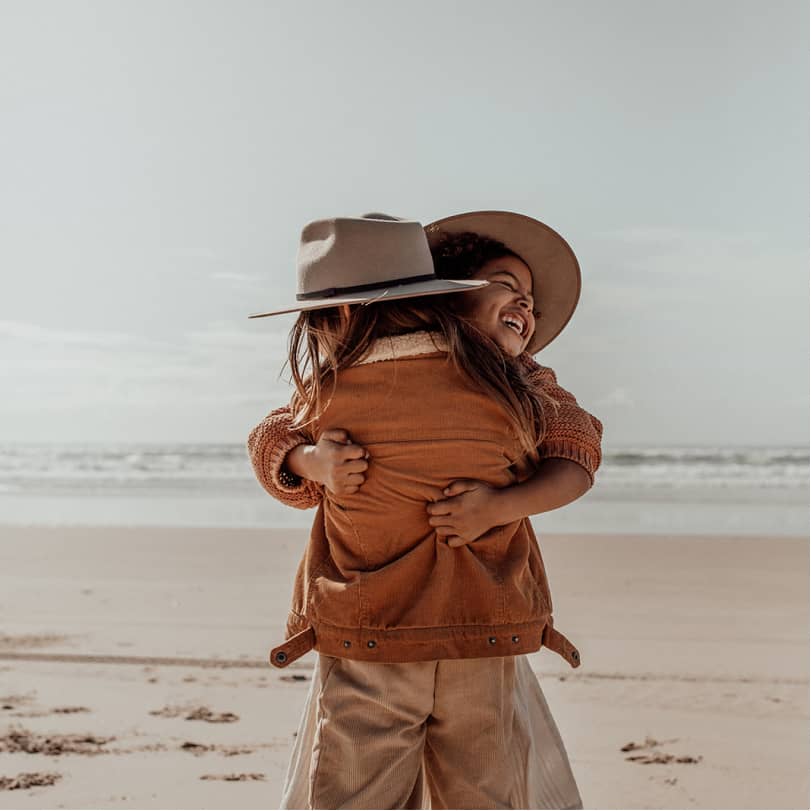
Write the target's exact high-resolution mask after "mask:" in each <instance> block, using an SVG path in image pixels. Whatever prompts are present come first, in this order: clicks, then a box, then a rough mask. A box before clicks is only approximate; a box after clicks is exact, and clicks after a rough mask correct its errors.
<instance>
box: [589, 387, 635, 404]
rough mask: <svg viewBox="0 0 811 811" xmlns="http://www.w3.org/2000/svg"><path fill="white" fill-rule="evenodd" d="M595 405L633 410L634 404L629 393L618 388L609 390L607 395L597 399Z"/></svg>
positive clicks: (622, 388) (624, 389)
mask: <svg viewBox="0 0 811 811" xmlns="http://www.w3.org/2000/svg"><path fill="white" fill-rule="evenodd" d="M595 404H596V405H597V406H603V407H605V406H622V407H624V408H633V407H634V406H635V405H636V403H635V402H634V399H633V397H631V393H630V392H629V391H628V389H626V388H624V387H622V386H618V387H617V388H615V389H611V391H609V392H608V394H604V395H603V396H602V397H599V398H598V399H597V400H596V401H595Z"/></svg>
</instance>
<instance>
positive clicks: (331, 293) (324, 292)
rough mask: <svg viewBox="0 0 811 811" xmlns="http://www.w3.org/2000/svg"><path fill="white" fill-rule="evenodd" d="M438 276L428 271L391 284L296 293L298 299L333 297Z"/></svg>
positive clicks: (363, 285)
mask: <svg viewBox="0 0 811 811" xmlns="http://www.w3.org/2000/svg"><path fill="white" fill-rule="evenodd" d="M436 278H437V276H436V273H426V274H425V275H423V276H406V277H405V278H402V279H393V280H392V283H391V284H384V283H382V282H372V283H371V284H356V285H353V286H351V287H326V288H324V289H323V290H313V291H312V292H311V293H296V301H307V300H308V299H314V298H332V297H333V296H337V295H340V294H342V293H362V292H363V291H364V290H380V289H381V288H387V287H397V286H398V285H401V284H414V283H416V282H429V281H431V280H433V279H436Z"/></svg>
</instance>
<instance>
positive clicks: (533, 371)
mask: <svg viewBox="0 0 811 811" xmlns="http://www.w3.org/2000/svg"><path fill="white" fill-rule="evenodd" d="M522 359H523V360H524V364H525V367H526V369H527V371H528V373H529V378H530V380H531V381H532V383H533V384H534V385H535V386H536V387H537V388H538V389H540V390H542V391H543V392H544V393H545V394H547V395H549V396H550V397H551V398H553V399H554V400H556V401H557V402H558V404H559V405H558V408H554V407H553V406H551V405H549V404H547V403H546V402H545V403H544V416H545V418H546V432H545V434H544V437H543V440H542V441H541V443H540V444H539V445H538V455H539V457H540V459H569V460H570V461H572V462H577V463H578V464H579V465H580V466H581V467H583V468H584V470H585V471H586V473H588V474H589V478H590V479H591V483H592V484H594V474H595V473H596V472H597V468H599V467H600V463H601V461H602V446H601V443H602V438H603V424H602V423H601V422H600V420H598V419H597V418H596V417H594V416H592V415H591V414H589V412H588V411H586V410H585V409H583V408H581V407H580V406H579V405H578V404H577V400H576V399H575V397H574V395H573V394H571V393H570V392H568V391H566V389H564V388H563V387H562V386H560V385H558V381H557V376H556V375H555V372H554V371H553V370H552V369H550V368H549V367H547V366H539V365H538V364H537V363H535V361H534V360H532V359H531V358H530V357H529V356H528V355H525V356H523V358H522Z"/></svg>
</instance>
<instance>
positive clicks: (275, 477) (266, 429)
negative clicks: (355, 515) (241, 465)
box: [248, 406, 323, 510]
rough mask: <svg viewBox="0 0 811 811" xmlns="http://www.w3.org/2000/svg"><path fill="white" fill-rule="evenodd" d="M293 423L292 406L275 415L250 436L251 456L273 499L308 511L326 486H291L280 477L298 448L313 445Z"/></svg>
mask: <svg viewBox="0 0 811 811" xmlns="http://www.w3.org/2000/svg"><path fill="white" fill-rule="evenodd" d="M292 421H293V415H292V413H291V412H290V406H283V407H282V408H276V409H274V410H273V411H271V412H270V414H268V415H267V417H265V418H264V419H263V420H262V422H260V423H259V425H257V426H256V427H255V428H254V429H253V430H252V431H251V433H250V435H249V436H248V455H249V456H250V458H251V464H252V465H253V471H254V473H255V474H256V478H257V479H258V480H259V484H261V485H262V487H264V488H265V490H267V492H268V493H270V495H272V496H273V498H275V499H277V500H278V501H281V502H282V503H283V504H287V505H288V506H289V507H296V508H298V509H300V510H308V509H309V508H310V507H315V506H316V505H318V504H319V503H320V501H321V499H322V497H323V488H322V486H321V485H320V484H318V483H316V482H312V481H309V480H307V479H302V480H301V482H300V483H299V484H297V485H293V486H290V485H289V484H285V483H284V481H283V480H282V477H281V475H280V474H281V471H282V467H283V465H284V460H285V457H286V456H287V454H288V453H289V452H290V451H291V450H292V449H293V448H295V447H296V446H297V445H303V444H308V443H310V442H312V438H311V437H309V436H307V435H306V434H305V433H303V432H301V431H296V430H294V429H291V428H290V423H291V422H292Z"/></svg>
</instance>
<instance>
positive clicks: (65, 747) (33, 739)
mask: <svg viewBox="0 0 811 811" xmlns="http://www.w3.org/2000/svg"><path fill="white" fill-rule="evenodd" d="M114 740H115V738H113V737H109V738H101V737H98V736H96V735H38V734H37V733H35V732H30V731H29V730H27V729H12V730H11V731H10V732H8V733H7V734H6V735H3V736H0V752H9V753H11V752H24V753H25V754H29V755H68V754H71V755H106V754H109V752H108V751H107V750H105V749H102V747H103V746H104V745H105V744H108V743H109V742H110V741H114Z"/></svg>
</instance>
